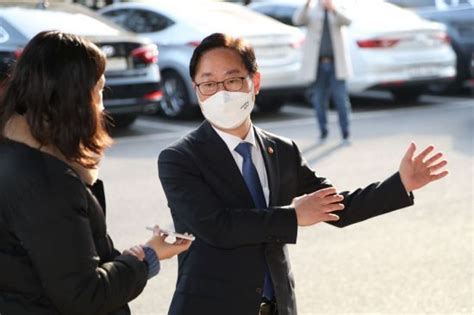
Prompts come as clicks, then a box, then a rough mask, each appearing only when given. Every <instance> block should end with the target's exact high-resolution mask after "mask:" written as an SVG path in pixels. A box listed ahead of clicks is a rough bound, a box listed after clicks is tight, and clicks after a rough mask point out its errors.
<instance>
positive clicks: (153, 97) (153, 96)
mask: <svg viewBox="0 0 474 315" xmlns="http://www.w3.org/2000/svg"><path fill="white" fill-rule="evenodd" d="M143 98H144V99H146V100H149V101H159V100H161V99H162V98H163V92H162V91H154V92H151V93H148V94H146V95H145V96H143Z"/></svg>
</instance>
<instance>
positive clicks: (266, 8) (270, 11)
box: [254, 5, 276, 17]
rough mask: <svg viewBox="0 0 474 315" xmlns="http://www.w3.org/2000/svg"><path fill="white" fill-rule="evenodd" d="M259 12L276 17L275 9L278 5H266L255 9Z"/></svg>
mask: <svg viewBox="0 0 474 315" xmlns="http://www.w3.org/2000/svg"><path fill="white" fill-rule="evenodd" d="M254 10H255V11H257V12H260V13H262V14H265V15H268V16H271V17H274V16H275V11H276V7H275V6H272V5H265V6H259V7H256V8H255V9H254Z"/></svg>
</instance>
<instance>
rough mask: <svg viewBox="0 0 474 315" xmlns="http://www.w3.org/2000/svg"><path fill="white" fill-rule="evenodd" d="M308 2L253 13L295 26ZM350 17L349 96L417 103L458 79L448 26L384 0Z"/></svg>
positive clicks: (273, 4) (289, 0)
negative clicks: (381, 94)
mask: <svg viewBox="0 0 474 315" xmlns="http://www.w3.org/2000/svg"><path fill="white" fill-rule="evenodd" d="M304 3H305V0H269V1H259V2H256V3H252V4H250V5H249V8H251V9H253V10H255V11H258V12H260V13H263V14H266V15H268V16H271V17H273V18H275V19H278V20H280V21H281V22H284V23H288V24H290V25H292V16H293V14H294V12H295V11H296V9H297V8H299V7H300V6H302V5H303V4H304ZM350 15H351V16H352V24H351V25H350V26H349V27H348V38H349V43H348V44H349V45H348V46H349V49H350V55H351V59H352V64H353V68H354V75H353V77H352V78H351V79H349V80H348V89H349V92H350V93H358V92H362V91H364V90H369V89H383V90H388V91H390V92H391V93H392V94H393V96H394V98H395V99H397V100H400V101H416V100H417V99H418V98H419V96H420V95H421V94H422V93H423V92H424V90H425V89H426V88H427V87H428V85H430V84H431V83H434V82H446V81H451V80H452V79H453V78H454V76H455V74H456V69H455V63H456V56H455V54H454V51H453V50H452V48H451V46H450V44H449V38H448V36H447V34H446V27H445V26H444V25H442V24H440V23H434V22H430V21H427V20H424V19H422V18H420V17H418V16H417V15H416V14H415V13H413V12H411V11H409V10H404V9H401V8H399V7H397V6H395V5H392V4H390V3H386V2H384V1H381V0H360V1H356V2H355V5H354V6H353V7H352V10H351V12H350ZM308 40H309V39H308Z"/></svg>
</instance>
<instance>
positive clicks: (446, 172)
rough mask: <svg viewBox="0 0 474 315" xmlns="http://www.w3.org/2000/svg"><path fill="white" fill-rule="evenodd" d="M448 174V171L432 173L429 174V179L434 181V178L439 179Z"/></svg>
mask: <svg viewBox="0 0 474 315" xmlns="http://www.w3.org/2000/svg"><path fill="white" fill-rule="evenodd" d="M448 174H449V172H448V171H443V172H441V173H439V174H432V175H430V179H431V181H435V180H438V179H441V178H443V177H445V176H446V175H448Z"/></svg>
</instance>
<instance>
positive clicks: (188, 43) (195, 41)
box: [186, 40, 201, 47]
mask: <svg viewBox="0 0 474 315" xmlns="http://www.w3.org/2000/svg"><path fill="white" fill-rule="evenodd" d="M199 44H201V42H200V41H198V40H193V41H190V42H187V43H186V45H188V46H191V47H197V46H199Z"/></svg>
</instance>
